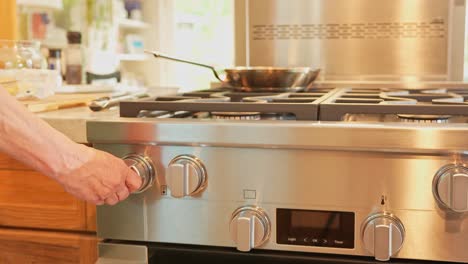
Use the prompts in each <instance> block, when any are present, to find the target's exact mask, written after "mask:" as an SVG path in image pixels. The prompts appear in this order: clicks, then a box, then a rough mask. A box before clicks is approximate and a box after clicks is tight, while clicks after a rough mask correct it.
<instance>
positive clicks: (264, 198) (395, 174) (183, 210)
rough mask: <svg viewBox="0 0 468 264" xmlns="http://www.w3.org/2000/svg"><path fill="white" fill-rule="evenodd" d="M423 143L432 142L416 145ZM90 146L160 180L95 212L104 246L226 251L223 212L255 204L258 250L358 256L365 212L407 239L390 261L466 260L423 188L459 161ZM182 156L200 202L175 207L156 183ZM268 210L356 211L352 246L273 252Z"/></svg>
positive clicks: (462, 238) (453, 230) (457, 220)
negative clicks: (190, 166)
mask: <svg viewBox="0 0 468 264" xmlns="http://www.w3.org/2000/svg"><path fill="white" fill-rule="evenodd" d="M114 129H115V128H114ZM139 131H140V132H141V131H146V130H139ZM174 131H175V130H174ZM174 131H173V132H174ZM195 131H196V130H195ZM127 132H129V131H127ZM160 132H162V131H158V133H160ZM166 132H167V131H164V132H163V133H166ZM229 132H230V131H229V130H225V131H224V133H229ZM130 134H131V133H127V135H130ZM433 135H436V134H433ZM153 136H154V134H153ZM431 139H436V137H434V138H425V141H426V140H427V142H430V141H431ZM194 142H195V141H194ZM339 142H340V141H338V143H339ZM154 143H157V141H155V142H154ZM338 143H337V144H338ZM95 146H96V147H97V148H99V149H103V150H105V151H109V152H111V153H113V154H115V155H117V156H120V157H123V156H124V155H126V154H128V153H140V154H145V155H147V156H148V157H150V158H151V159H152V160H153V162H154V163H155V164H156V167H157V168H158V175H159V177H160V178H158V183H159V186H154V187H153V188H151V189H149V190H148V191H146V192H145V193H143V194H136V195H132V197H131V198H130V199H128V200H126V201H124V202H122V203H121V204H119V205H117V206H100V207H99V208H98V235H99V236H100V237H103V238H112V239H122V240H138V241H154V242H166V243H184V244H199V245H215V246H228V247H235V245H234V243H233V242H232V241H231V238H230V237H231V236H230V233H229V223H230V217H231V214H232V212H234V211H235V210H236V209H237V208H238V207H240V206H243V205H258V206H260V207H261V208H263V209H264V210H265V211H266V213H267V214H268V216H269V217H270V219H271V221H272V226H273V228H272V235H271V238H270V240H269V241H268V242H267V243H266V244H265V245H264V246H262V248H265V249H274V250H290V251H304V252H322V253H337V254H351V255H367V254H368V253H367V252H366V251H365V250H364V247H363V245H362V243H361V241H360V239H359V235H358V234H359V232H360V224H361V223H362V222H363V221H364V220H365V219H366V218H367V216H368V215H369V214H370V213H373V212H378V211H383V210H385V211H390V212H392V213H394V214H395V215H396V216H397V217H398V218H400V219H401V221H402V223H403V224H404V225H405V228H406V231H407V233H406V241H405V244H404V245H403V248H402V250H401V251H400V253H399V254H398V257H399V258H410V259H431V260H445V261H458V262H466V261H468V251H467V250H466V241H468V232H467V231H468V221H466V215H458V216H453V215H449V214H446V213H445V212H444V211H442V210H441V209H440V208H439V207H438V206H437V203H436V202H435V201H434V198H433V194H432V179H433V177H434V175H435V173H436V172H437V170H438V169H439V168H441V167H442V166H443V165H446V164H449V163H453V162H458V163H461V164H466V163H467V161H468V159H467V157H466V156H460V155H454V156H450V155H435V154H418V155H410V154H402V153H393V152H373V153H371V152H363V151H340V150H313V149H265V148H234V147H195V146H154V145H126V144H96V145H95ZM182 154H189V155H195V156H197V157H198V158H200V160H201V161H202V162H203V163H204V165H205V166H206V169H207V173H208V185H207V188H206V190H205V191H204V192H202V193H201V194H200V195H199V196H196V197H187V198H183V199H176V198H172V197H171V196H170V195H169V193H167V192H166V191H165V188H164V185H165V180H164V178H165V173H166V168H167V166H168V164H169V162H170V161H171V160H172V159H173V158H174V157H176V156H178V155H182ZM245 190H250V191H255V193H256V195H255V198H254V199H251V198H252V196H244V191H245ZM382 199H384V200H385V203H384V205H382V204H381V203H382ZM136 208H138V210H137V209H136ZM276 208H297V209H314V210H334V211H351V212H355V214H356V227H355V233H356V239H355V245H356V246H355V248H354V249H337V248H323V247H305V246H292V245H278V244H276V243H275V241H276V227H275V225H276Z"/></svg>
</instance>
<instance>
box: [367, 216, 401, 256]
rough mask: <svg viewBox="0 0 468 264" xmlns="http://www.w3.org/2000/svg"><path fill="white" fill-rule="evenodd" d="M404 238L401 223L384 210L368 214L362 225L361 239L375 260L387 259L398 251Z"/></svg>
mask: <svg viewBox="0 0 468 264" xmlns="http://www.w3.org/2000/svg"><path fill="white" fill-rule="evenodd" d="M404 240H405V228H404V226H403V223H402V222H401V221H400V220H399V219H398V218H397V217H396V216H394V215H392V214H390V213H386V212H382V213H377V214H373V215H371V216H369V217H368V218H367V219H366V221H365V222H364V224H363V226H362V241H363V243H364V246H365V248H366V250H367V251H369V252H370V253H371V254H373V255H374V257H375V259H376V260H379V261H387V260H389V259H390V257H392V256H393V255H395V254H396V253H398V251H400V249H401V247H402V245H403V241H404Z"/></svg>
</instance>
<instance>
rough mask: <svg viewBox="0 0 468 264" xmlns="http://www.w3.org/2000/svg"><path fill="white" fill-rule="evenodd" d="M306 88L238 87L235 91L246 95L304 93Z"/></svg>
mask: <svg viewBox="0 0 468 264" xmlns="http://www.w3.org/2000/svg"><path fill="white" fill-rule="evenodd" d="M305 89H306V88H305V87H292V88H291V87H264V88H263V87H262V88H259V87H257V88H251V87H238V88H233V91H236V92H245V93H294V92H300V91H304V90H305Z"/></svg>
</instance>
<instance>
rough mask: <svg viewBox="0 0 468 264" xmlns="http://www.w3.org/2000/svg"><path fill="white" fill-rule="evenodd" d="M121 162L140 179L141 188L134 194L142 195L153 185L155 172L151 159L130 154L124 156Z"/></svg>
mask: <svg viewBox="0 0 468 264" xmlns="http://www.w3.org/2000/svg"><path fill="white" fill-rule="evenodd" d="M123 161H124V162H125V164H127V165H128V166H129V167H130V169H132V170H133V171H135V172H136V173H137V174H138V176H140V177H141V186H140V188H139V189H138V190H137V191H135V193H142V192H144V191H146V190H147V189H148V188H150V187H151V186H152V185H153V182H154V178H155V177H156V170H155V167H154V165H153V162H152V161H151V159H149V158H148V157H145V156H142V155H137V154H130V155H127V156H125V157H124V158H123Z"/></svg>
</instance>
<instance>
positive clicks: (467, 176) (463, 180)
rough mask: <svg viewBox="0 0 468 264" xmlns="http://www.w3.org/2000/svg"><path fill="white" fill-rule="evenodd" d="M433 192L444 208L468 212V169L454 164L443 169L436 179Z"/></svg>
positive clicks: (433, 183)
mask: <svg viewBox="0 0 468 264" xmlns="http://www.w3.org/2000/svg"><path fill="white" fill-rule="evenodd" d="M432 192H433V193H434V197H435V199H436V201H437V202H438V203H439V204H440V205H441V206H442V207H444V208H446V209H448V210H451V211H454V212H457V213H465V212H468V168H466V167H464V166H461V165H454V164H451V165H447V166H444V167H442V168H441V169H440V170H439V171H438V172H437V173H436V175H435V177H434V180H433V182H432Z"/></svg>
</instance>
